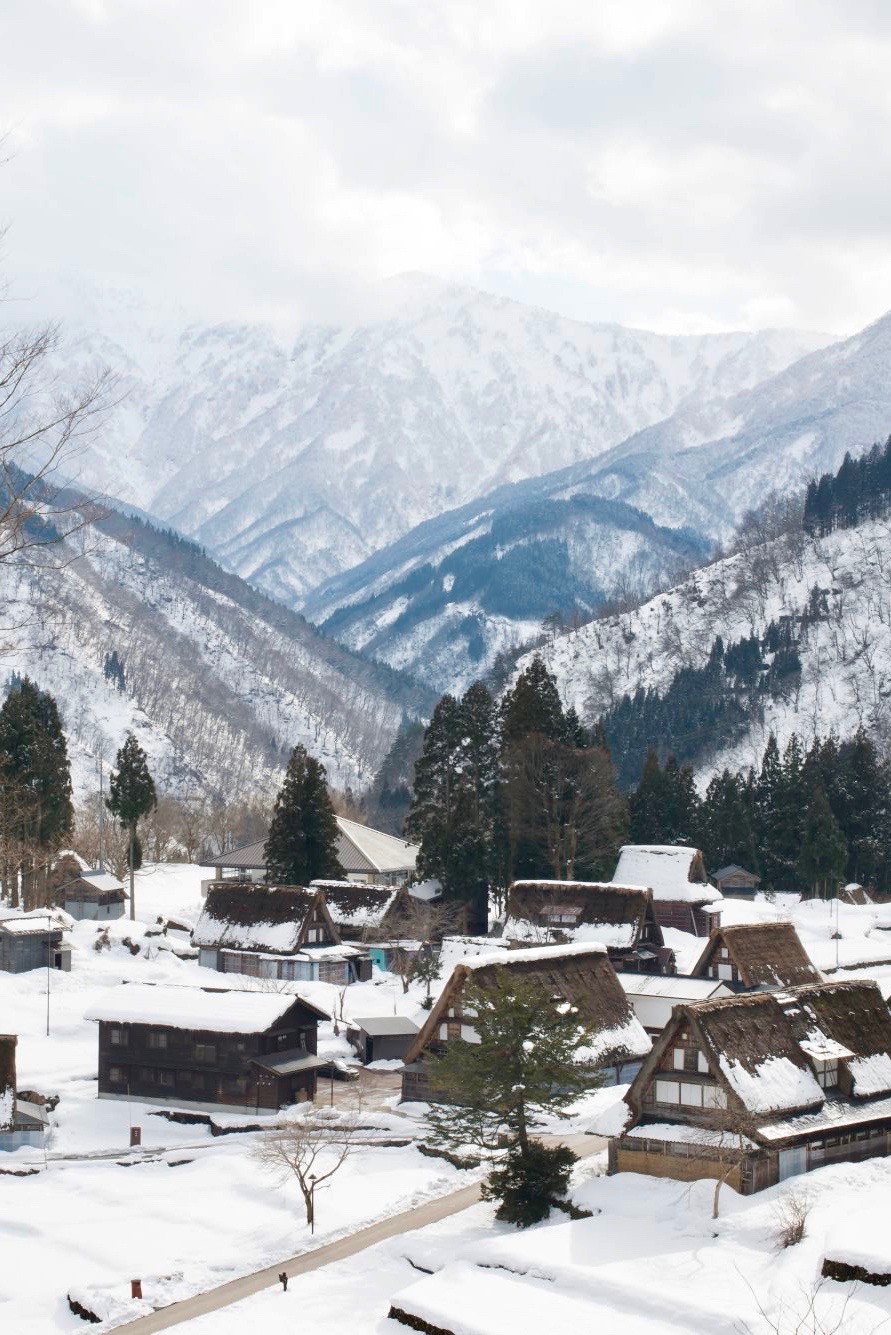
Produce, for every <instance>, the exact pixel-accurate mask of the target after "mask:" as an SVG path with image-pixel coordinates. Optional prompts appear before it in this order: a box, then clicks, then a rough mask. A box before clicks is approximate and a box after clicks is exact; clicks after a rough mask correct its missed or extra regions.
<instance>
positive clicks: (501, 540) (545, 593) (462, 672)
mask: <svg viewBox="0 0 891 1335" xmlns="http://www.w3.org/2000/svg"><path fill="white" fill-rule="evenodd" d="M706 554H707V544H706V543H704V542H703V541H701V540H698V539H697V538H696V535H694V534H692V533H689V532H687V531H679V530H675V529H666V528H660V527H659V526H658V525H656V524H654V523H653V522H652V520H651V519H650V518H649V517H648V516H647V515H644V514H642V513H641V512H640V511H638V510H633V509H631V508H630V507H629V506H627V505H623V504H622V503H621V502H616V501H607V500H604V499H602V498H601V497H598V496H592V495H583V494H579V493H578V492H574V491H573V490H572V489H566V488H565V487H563V486H562V485H561V482H560V479H559V478H557V479H556V480H554V479H553V475H548V478H547V479H530V480H528V481H526V482H521V483H514V484H513V485H511V486H505V487H501V488H499V489H497V490H496V491H495V492H493V493H490V494H489V495H487V496H484V497H483V498H482V500H480V501H477V502H473V503H471V504H468V505H465V506H462V507H461V508H459V509H458V510H453V511H449V512H448V513H447V514H444V515H440V516H439V517H438V518H436V519H431V520H428V521H427V522H426V523H425V524H421V525H419V526H418V527H417V528H416V529H413V530H412V531H411V533H409V534H407V535H406V536H405V537H404V538H401V539H399V540H398V541H397V542H395V543H393V544H392V545H391V546H389V547H386V548H384V549H383V550H381V551H379V552H376V553H375V554H374V556H372V557H370V558H369V559H368V560H367V561H364V562H363V563H362V564H361V565H359V566H356V567H354V568H353V569H352V570H349V571H346V572H344V573H343V574H341V575H337V576H335V577H334V578H333V579H331V580H329V581H327V582H326V583H325V584H323V585H321V586H320V587H319V588H318V589H316V590H315V591H314V592H313V593H312V594H311V595H310V596H309V598H308V599H307V600H306V603H305V606H304V610H305V612H306V614H307V615H308V616H309V617H310V618H311V619H312V620H313V621H316V622H318V623H320V624H321V625H322V628H323V629H324V630H325V631H326V632H327V633H329V634H331V635H333V636H335V637H336V638H337V639H338V640H339V641H341V642H342V643H345V644H348V645H349V646H350V647H351V648H354V649H361V650H362V651H363V652H365V653H367V654H369V655H371V656H372V657H374V658H376V659H379V660H381V661H383V662H385V663H388V664H390V665H391V666H393V667H399V668H404V669H406V670H408V671H409V672H411V673H412V674H413V675H415V676H417V677H418V678H419V679H420V680H422V681H425V682H427V683H428V684H430V685H431V686H433V687H435V688H436V689H437V690H440V691H444V690H451V691H454V690H460V689H463V688H464V687H466V686H467V685H468V684H469V683H470V682H471V681H472V680H473V679H474V677H478V676H480V675H481V674H482V673H484V672H485V671H486V670H487V669H488V668H490V667H491V666H492V664H493V662H494V661H495V658H496V657H497V655H498V654H499V652H501V651H503V650H510V649H514V648H516V647H517V646H518V645H520V644H524V643H528V642H529V641H530V640H531V639H533V638H534V637H535V636H537V635H538V634H539V633H540V631H541V627H542V622H543V620H544V619H545V618H546V617H550V616H551V615H552V614H553V613H560V614H562V615H563V616H564V617H565V618H567V619H568V618H569V617H571V616H572V615H573V613H575V612H579V613H581V614H582V616H584V617H587V616H589V615H590V614H591V613H592V612H593V611H595V610H596V609H597V608H599V607H601V606H602V605H603V603H604V602H605V601H606V600H608V599H616V598H621V599H622V600H623V601H626V602H627V601H629V600H631V599H635V598H636V599H638V600H639V599H641V598H643V597H645V596H646V595H648V594H649V593H652V592H653V591H654V590H655V588H657V587H660V586H661V587H667V586H668V585H669V584H671V583H672V582H674V581H675V580H676V579H677V578H678V577H679V576H680V574H681V573H682V572H684V571H686V570H689V569H690V568H691V567H693V566H697V565H699V564H701V562H702V560H703V559H704V557H705V555H706Z"/></svg>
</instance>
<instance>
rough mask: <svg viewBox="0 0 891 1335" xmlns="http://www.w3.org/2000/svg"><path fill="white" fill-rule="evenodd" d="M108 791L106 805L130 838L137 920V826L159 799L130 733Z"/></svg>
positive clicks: (132, 914) (145, 760)
mask: <svg viewBox="0 0 891 1335" xmlns="http://www.w3.org/2000/svg"><path fill="white" fill-rule="evenodd" d="M108 791H109V796H108V798H107V799H106V803H105V805H106V806H107V807H108V809H109V811H110V812H111V814H112V815H113V816H114V817H115V819H116V820H118V821H119V822H120V823H121V825H123V826H124V828H125V829H126V830H127V831H128V833H129V836H130V856H129V858H128V859H127V861H128V863H129V867H130V917H131V918H135V917H136V889H135V872H136V842H137V841H136V825H137V822H138V821H140V820H141V819H142V817H143V816H147V815H148V813H149V812H150V811H151V810H152V808H153V807H155V806H157V804H158V798H157V794H156V793H155V781H154V779H153V778H152V776H151V774H150V773H149V767H148V757H147V756H146V754H145V752H144V751H143V749H142V747H141V746H140V745H139V743H138V742H137V740H136V738H135V737H134V736H133V733H132V732H128V733H127V736H126V739H125V741H124V745H123V746H122V747H121V749H120V751H118V754H117V757H116V758H115V768H114V769H113V770H112V772H111V778H110V779H109V781H108ZM140 852H141V850H140ZM140 860H141V858H140Z"/></svg>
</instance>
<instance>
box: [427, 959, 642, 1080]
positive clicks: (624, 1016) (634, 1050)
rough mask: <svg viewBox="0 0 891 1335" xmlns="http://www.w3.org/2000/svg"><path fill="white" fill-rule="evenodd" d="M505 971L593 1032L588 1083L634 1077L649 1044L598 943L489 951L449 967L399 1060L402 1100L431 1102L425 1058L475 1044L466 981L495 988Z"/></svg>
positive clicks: (588, 1061) (474, 1032) (589, 1054)
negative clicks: (455, 1045)
mask: <svg viewBox="0 0 891 1335" xmlns="http://www.w3.org/2000/svg"><path fill="white" fill-rule="evenodd" d="M503 970H510V971H511V972H513V973H515V974H516V976H518V977H519V978H522V979H524V980H528V981H529V982H531V983H534V984H536V985H539V986H540V987H541V990H542V1004H544V1005H557V1004H562V1003H564V1002H565V1003H568V1004H569V1005H570V1006H572V1007H574V1009H575V1011H576V1012H577V1014H578V1017H579V1021H580V1023H582V1024H585V1025H590V1026H591V1030H592V1035H593V1037H592V1039H591V1043H590V1049H589V1053H588V1054H587V1055H586V1061H585V1065H586V1066H587V1067H588V1069H589V1070H590V1072H591V1075H592V1077H595V1078H597V1079H598V1080H600V1081H602V1082H604V1083H606V1084H618V1083H622V1082H624V1081H626V1080H630V1079H631V1078H632V1076H633V1075H634V1074H635V1072H636V1071H637V1070H638V1069H639V1067H640V1063H641V1060H642V1059H643V1057H644V1056H645V1054H646V1053H648V1052H649V1050H650V1040H649V1038H648V1037H647V1035H646V1034H645V1033H644V1031H643V1028H642V1027H641V1025H640V1023H639V1022H638V1020H637V1019H636V1017H635V1015H634V1011H633V1010H632V1008H631V1006H630V1004H629V1002H628V999H627V997H626V996H625V993H624V992H623V991H622V987H621V984H620V983H619V980H618V979H617V977H616V973H615V970H614V969H613V966H612V965H611V964H610V962H609V956H608V955H607V952H606V947H605V946H602V945H600V944H599V943H597V942H590V943H587V944H578V945H565V946H559V945H550V946H539V947H535V948H532V949H529V950H500V951H494V952H492V953H488V952H487V953H485V954H482V955H477V956H476V957H475V958H471V959H466V960H464V961H462V962H461V963H460V964H457V965H456V966H455V968H454V969H453V970H452V974H451V976H450V978H449V980H448V982H447V983H446V985H445V987H444V989H443V991H442V992H441V993H440V995H439V998H438V999H437V1001H436V1002H435V1004H434V1006H433V1009H432V1010H431V1012H430V1014H429V1016H428V1017H427V1020H426V1021H425V1023H424V1026H423V1028H422V1029H421V1031H420V1033H419V1034H418V1036H417V1038H416V1039H415V1041H414V1043H413V1044H412V1045H411V1047H410V1048H409V1049H408V1052H407V1053H406V1055H405V1063H406V1064H405V1068H404V1070H403V1073H402V1098H403V1100H409V1101H410V1100H418V1101H422V1102H428V1101H430V1100H431V1098H433V1093H432V1090H431V1088H430V1084H429V1079H428V1069H427V1059H428V1057H429V1056H430V1055H431V1054H434V1053H438V1052H442V1051H443V1050H444V1048H445V1045H446V1044H448V1043H450V1042H452V1041H454V1040H455V1039H464V1040H466V1041H467V1042H473V1040H474V1038H475V1036H476V1031H475V1029H474V1027H473V1016H472V1015H468V1014H466V1013H465V1011H464V1009H463V997H464V990H465V988H466V986H467V984H468V982H470V981H471V980H472V981H473V983H475V984H476V985H477V986H479V987H482V988H485V987H487V986H488V987H491V986H494V985H495V983H496V981H497V979H498V978H499V977H501V976H503V973H502V971H503ZM438 1097H439V1098H440V1099H442V1096H441V1095H439V1096H438Z"/></svg>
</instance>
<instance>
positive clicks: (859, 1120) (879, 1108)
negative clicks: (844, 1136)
mask: <svg viewBox="0 0 891 1335" xmlns="http://www.w3.org/2000/svg"><path fill="white" fill-rule="evenodd" d="M887 1118H891V1098H880V1099H876V1100H875V1101H874V1102H872V1103H855V1102H854V1101H853V1100H851V1099H841V1098H839V1099H827V1100H826V1102H825V1103H824V1104H823V1106H822V1107H821V1108H813V1109H811V1110H809V1111H807V1112H801V1113H797V1114H796V1116H794V1117H786V1118H784V1119H782V1120H781V1121H770V1122H766V1123H765V1124H764V1125H763V1126H759V1127H758V1135H759V1136H761V1137H762V1139H764V1140H771V1141H776V1140H792V1139H794V1138H795V1137H796V1136H812V1135H813V1134H814V1132H820V1131H830V1130H832V1129H833V1128H835V1127H842V1126H862V1125H865V1124H867V1123H869V1122H884V1121H885V1120H886V1119H887Z"/></svg>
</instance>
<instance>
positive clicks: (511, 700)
mask: <svg viewBox="0 0 891 1335" xmlns="http://www.w3.org/2000/svg"><path fill="white" fill-rule="evenodd" d="M577 722H578V720H577V718H576V723H577ZM565 732H566V718H565V715H564V713H563V706H562V704H561V703H560V695H559V692H558V690H557V682H556V680H555V678H554V677H553V676H552V675H551V673H550V672H549V671H548V669H547V667H546V665H545V662H544V659H543V658H542V657H541V655H540V654H536V655H535V657H534V658H533V660H532V662H531V663H530V664H529V666H528V668H526V670H525V671H524V672H521V673H520V675H519V677H518V678H517V681H516V685H515V686H514V688H513V690H512V691H508V692H507V694H506V695H505V696H504V699H503V700H502V704H501V737H502V744H503V745H504V746H505V747H510V746H512V745H513V744H514V743H515V742H520V741H523V740H524V739H525V738H526V737H530V736H532V735H534V734H536V735H541V736H543V737H548V738H550V740H551V741H553V742H556V741H562V740H563V739H564V737H565Z"/></svg>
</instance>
